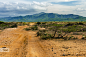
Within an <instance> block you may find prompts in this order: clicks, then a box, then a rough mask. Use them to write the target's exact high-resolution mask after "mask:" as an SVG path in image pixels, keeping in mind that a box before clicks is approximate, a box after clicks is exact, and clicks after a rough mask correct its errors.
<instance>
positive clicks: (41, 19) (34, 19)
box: [0, 12, 86, 22]
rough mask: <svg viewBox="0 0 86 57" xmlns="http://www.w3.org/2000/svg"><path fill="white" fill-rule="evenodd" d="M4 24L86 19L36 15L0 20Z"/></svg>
mask: <svg viewBox="0 0 86 57" xmlns="http://www.w3.org/2000/svg"><path fill="white" fill-rule="evenodd" d="M0 21H4V22H46V21H86V17H83V16H79V15H74V14H67V15H66V14H56V13H44V12H41V13H38V14H33V15H26V16H17V17H5V18H0Z"/></svg>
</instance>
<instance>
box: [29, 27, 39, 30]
mask: <svg viewBox="0 0 86 57" xmlns="http://www.w3.org/2000/svg"><path fill="white" fill-rule="evenodd" d="M30 28H31V30H38V27H37V26H33V27H30Z"/></svg>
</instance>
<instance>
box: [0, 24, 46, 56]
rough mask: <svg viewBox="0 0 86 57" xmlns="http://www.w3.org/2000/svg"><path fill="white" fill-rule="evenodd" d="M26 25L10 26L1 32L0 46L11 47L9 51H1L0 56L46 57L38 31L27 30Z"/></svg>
mask: <svg viewBox="0 0 86 57" xmlns="http://www.w3.org/2000/svg"><path fill="white" fill-rule="evenodd" d="M26 27H28V26H19V27H18V28H8V29H5V30H4V31H2V32H1V33H0V43H1V44H0V48H2V47H6V48H9V52H0V57H46V52H45V51H44V50H43V48H42V46H41V44H40V43H39V38H38V37H36V32H34V31H25V30H24V28H26Z"/></svg>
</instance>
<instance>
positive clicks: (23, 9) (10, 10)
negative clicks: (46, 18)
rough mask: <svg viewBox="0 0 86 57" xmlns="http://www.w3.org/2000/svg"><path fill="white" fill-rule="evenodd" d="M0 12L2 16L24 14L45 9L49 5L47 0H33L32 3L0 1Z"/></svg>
mask: <svg viewBox="0 0 86 57" xmlns="http://www.w3.org/2000/svg"><path fill="white" fill-rule="evenodd" d="M0 5H1V6H0V13H2V14H1V15H2V16H3V15H4V14H7V16H8V15H9V16H14V15H24V14H33V13H37V12H41V11H46V10H47V9H46V7H47V6H49V5H51V4H49V3H47V2H41V3H39V2H35V1H33V2H32V3H31V2H30V3H18V2H0Z"/></svg>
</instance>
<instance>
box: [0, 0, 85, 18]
mask: <svg viewBox="0 0 86 57" xmlns="http://www.w3.org/2000/svg"><path fill="white" fill-rule="evenodd" d="M40 12H46V13H58V14H76V15H81V16H85V17H86V0H0V17H9V16H11V17H13V16H20V15H21V16H25V15H32V14H36V13H40Z"/></svg>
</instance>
